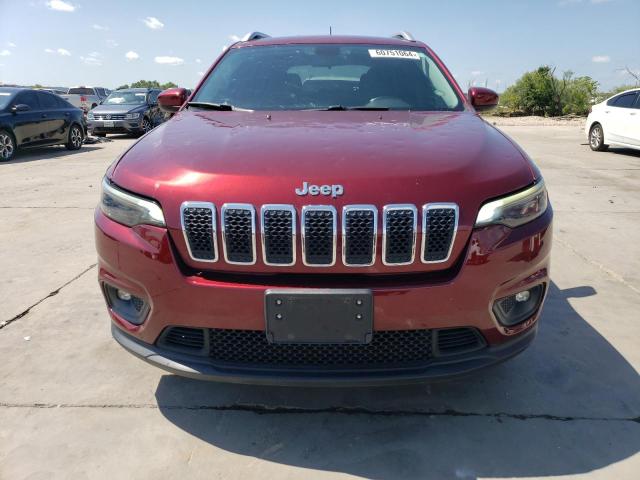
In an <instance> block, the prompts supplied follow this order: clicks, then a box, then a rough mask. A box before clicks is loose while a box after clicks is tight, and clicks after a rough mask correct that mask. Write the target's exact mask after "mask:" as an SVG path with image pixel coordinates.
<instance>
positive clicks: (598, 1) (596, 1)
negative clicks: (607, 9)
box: [591, 0, 613, 4]
mask: <svg viewBox="0 0 640 480" xmlns="http://www.w3.org/2000/svg"><path fill="white" fill-rule="evenodd" d="M611 1H613V0H591V3H594V4H597V3H607V2H611Z"/></svg>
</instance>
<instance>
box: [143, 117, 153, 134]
mask: <svg viewBox="0 0 640 480" xmlns="http://www.w3.org/2000/svg"><path fill="white" fill-rule="evenodd" d="M149 130H151V122H150V121H149V120H148V119H146V118H143V119H142V131H143V132H144V133H147V132H148V131H149Z"/></svg>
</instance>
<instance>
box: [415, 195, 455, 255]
mask: <svg viewBox="0 0 640 480" xmlns="http://www.w3.org/2000/svg"><path fill="white" fill-rule="evenodd" d="M457 228H458V206H457V205H456V204H453V203H432V204H427V205H425V206H424V207H423V208H422V262H423V263H439V262H446V261H447V260H448V259H449V256H450V255H451V250H452V249H453V242H454V240H455V236H456V230H457Z"/></svg>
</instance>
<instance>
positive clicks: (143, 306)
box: [102, 283, 149, 325]
mask: <svg viewBox="0 0 640 480" xmlns="http://www.w3.org/2000/svg"><path fill="white" fill-rule="evenodd" d="M102 291H103V292H104V296H105V298H106V300H107V304H108V305H109V307H110V308H111V310H113V311H114V312H115V313H116V314H118V315H119V316H120V317H122V318H124V319H125V320H126V321H127V322H129V323H132V324H134V325H140V324H142V322H144V320H145V318H147V314H148V313H149V304H148V303H147V302H146V301H145V300H144V299H142V298H140V297H136V296H135V295H133V294H131V293H129V292H127V291H126V290H121V289H119V288H116V287H113V286H111V285H109V284H107V283H103V284H102Z"/></svg>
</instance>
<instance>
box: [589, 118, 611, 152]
mask: <svg viewBox="0 0 640 480" xmlns="http://www.w3.org/2000/svg"><path fill="white" fill-rule="evenodd" d="M589 147H591V150H593V151H594V152H603V151H604V150H606V149H607V148H608V147H609V145H605V143H604V130H602V125H600V124H599V123H594V124H593V125H592V126H591V129H590V130H589Z"/></svg>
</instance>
